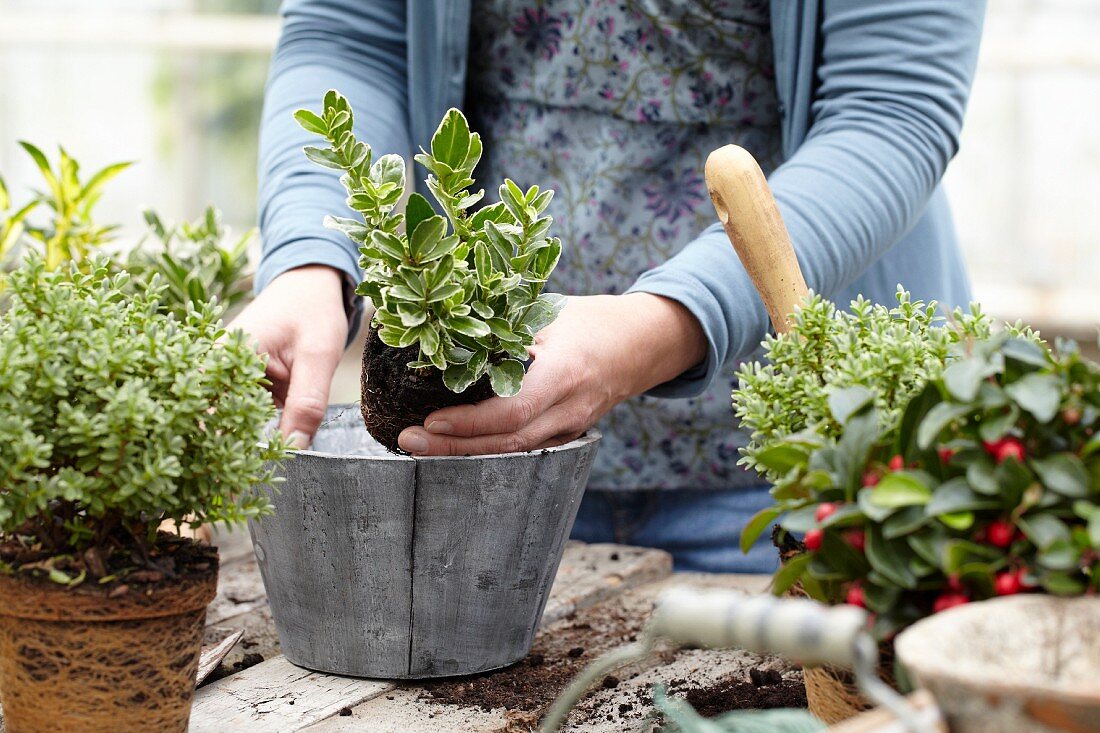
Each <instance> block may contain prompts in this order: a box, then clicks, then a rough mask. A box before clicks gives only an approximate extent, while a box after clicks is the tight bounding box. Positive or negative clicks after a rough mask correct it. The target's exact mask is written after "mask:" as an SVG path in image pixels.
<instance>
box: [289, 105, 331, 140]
mask: <svg viewBox="0 0 1100 733" xmlns="http://www.w3.org/2000/svg"><path fill="white" fill-rule="evenodd" d="M294 119H295V120H297V121H298V124H299V125H301V126H302V128H303V129H304V130H305V131H306V132H312V133H313V134H315V135H320V136H321V137H328V124H327V123H326V122H325V121H324V120H323V119H321V117H320V115H318V114H317V113H316V112H311V111H310V110H308V109H300V110H298V111H297V112H295V113H294Z"/></svg>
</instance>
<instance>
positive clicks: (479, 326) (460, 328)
mask: <svg viewBox="0 0 1100 733" xmlns="http://www.w3.org/2000/svg"><path fill="white" fill-rule="evenodd" d="M447 328H449V329H451V330H454V331H457V332H458V333H462V334H465V335H467V336H471V337H473V338H482V337H483V336H488V335H489V327H488V326H487V325H486V324H485V321H482V320H479V319H477V318H472V317H471V316H456V317H454V318H448V319H447Z"/></svg>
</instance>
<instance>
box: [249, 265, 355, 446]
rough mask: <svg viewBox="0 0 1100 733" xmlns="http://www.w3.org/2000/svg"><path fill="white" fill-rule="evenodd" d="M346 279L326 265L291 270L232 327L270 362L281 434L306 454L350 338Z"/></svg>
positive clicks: (252, 303)
mask: <svg viewBox="0 0 1100 733" xmlns="http://www.w3.org/2000/svg"><path fill="white" fill-rule="evenodd" d="M342 278H343V275H342V274H341V273H340V272H339V271H338V270H335V269H333V268H331V267H327V266H324V265H308V266H305V267H298V268H295V269H293V270H287V271H286V272H284V273H283V274H281V275H279V276H278V277H276V278H275V279H274V280H272V281H271V282H270V283H269V284H268V286H267V287H266V288H264V289H263V291H262V292H261V293H260V294H259V295H258V296H256V299H255V300H253V301H252V302H251V303H249V304H248V305H247V306H246V307H245V309H244V310H242V311H241V313H240V315H238V316H237V317H236V318H234V319H233V322H232V323H230V324H229V326H228V327H229V328H230V329H241V330H242V331H244V332H245V333H247V334H249V335H250V336H251V337H252V340H253V341H254V344H255V347H256V350H257V351H258V352H259V353H260V354H266V356H267V377H268V379H270V380H271V387H270V389H271V393H272V395H273V396H274V398H275V404H276V405H277V406H279V407H281V408H282V409H283V417H282V420H281V421H280V423H279V429H280V430H281V431H282V433H283V435H285V436H286V437H287V440H288V441H289V442H290V443H291V445H293V446H294V447H296V448H307V447H309V444H310V443H311V442H312V441H313V436H314V434H315V433H316V432H317V428H318V427H320V425H321V421H322V420H323V419H324V416H325V410H326V409H327V407H328V393H329V387H330V385H331V383H332V375H333V374H334V373H335V372H336V365H337V364H339V363H340V358H341V357H342V356H343V353H344V346H345V344H346V343H347V338H348V318H347V314H346V313H345V311H344V298H343V282H342Z"/></svg>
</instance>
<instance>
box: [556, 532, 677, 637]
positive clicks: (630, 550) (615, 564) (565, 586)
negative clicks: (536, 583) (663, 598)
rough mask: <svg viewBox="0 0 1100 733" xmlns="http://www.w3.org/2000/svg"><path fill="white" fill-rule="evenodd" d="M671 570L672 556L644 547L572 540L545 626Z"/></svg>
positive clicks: (665, 575) (560, 571)
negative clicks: (585, 542) (587, 543)
mask: <svg viewBox="0 0 1100 733" xmlns="http://www.w3.org/2000/svg"><path fill="white" fill-rule="evenodd" d="M671 573H672V557H671V556H670V555H669V554H668V553H666V552H658V551H655V550H651V549H647V548H644V547H626V546H624V545H613V544H592V545H586V544H584V543H581V542H570V543H569V545H568V546H567V547H566V549H565V554H564V555H563V556H562V560H561V565H560V566H559V568H558V575H557V578H555V580H554V587H553V588H552V589H551V591H550V600H549V601H548V602H547V604H546V610H545V611H544V612H543V614H542V622H541V623H542V625H544V626H545V625H547V624H549V623H552V622H554V621H557V620H558V619H561V618H565V617H566V616H568V615H569V614H571V613H575V612H577V611H579V610H580V609H582V608H587V607H588V606H592V605H595V604H597V603H599V602H601V601H604V600H606V599H608V598H611V597H612V596H614V595H615V594H617V593H621V592H623V591H625V590H628V589H630V588H635V587H637V586H640V585H645V584H647V583H652V582H654V581H657V580H660V579H662V578H666V577H668V576H669V575H670V574H671Z"/></svg>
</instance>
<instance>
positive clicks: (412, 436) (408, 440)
mask: <svg viewBox="0 0 1100 733" xmlns="http://www.w3.org/2000/svg"><path fill="white" fill-rule="evenodd" d="M397 443H398V445H400V446H401V449H402V450H404V451H406V452H408V453H412V454H413V455H414V456H418V455H422V454H424V453H427V452H428V439H427V438H425V437H424V436H423V435H418V434H416V433H403V434H402V435H401V436H400V437H399V438H398V440H397Z"/></svg>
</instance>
